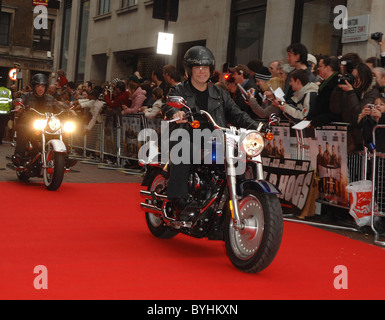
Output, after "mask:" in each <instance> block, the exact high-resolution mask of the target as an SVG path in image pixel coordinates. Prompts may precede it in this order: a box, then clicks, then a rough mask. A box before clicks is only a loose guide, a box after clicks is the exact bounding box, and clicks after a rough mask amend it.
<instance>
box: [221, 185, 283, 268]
mask: <svg viewBox="0 0 385 320" xmlns="http://www.w3.org/2000/svg"><path fill="white" fill-rule="evenodd" d="M239 214H240V219H241V224H242V227H241V228H238V229H236V228H234V226H233V219H232V217H231V214H230V213H229V214H227V216H226V221H225V234H224V236H225V245H226V251H227V254H228V256H229V258H230V260H231V262H232V263H233V265H234V266H235V267H237V268H238V269H239V270H241V271H244V272H248V273H256V272H260V271H262V270H264V269H266V268H267V267H268V266H269V265H270V264H271V262H272V261H273V260H274V258H275V256H276V254H277V252H278V249H279V247H280V245H281V240H282V233H283V215H282V209H281V204H280V202H279V200H278V198H277V196H276V195H273V194H266V193H261V192H257V191H255V190H246V191H245V194H244V197H243V198H242V199H241V200H240V201H239Z"/></svg>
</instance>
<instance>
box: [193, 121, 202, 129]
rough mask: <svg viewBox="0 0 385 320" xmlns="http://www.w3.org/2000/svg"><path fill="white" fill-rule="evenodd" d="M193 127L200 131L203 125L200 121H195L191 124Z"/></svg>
mask: <svg viewBox="0 0 385 320" xmlns="http://www.w3.org/2000/svg"><path fill="white" fill-rule="evenodd" d="M191 127H192V128H193V129H199V128H200V127H201V123H200V122H199V121H198V120H195V121H193V122H192V123H191Z"/></svg>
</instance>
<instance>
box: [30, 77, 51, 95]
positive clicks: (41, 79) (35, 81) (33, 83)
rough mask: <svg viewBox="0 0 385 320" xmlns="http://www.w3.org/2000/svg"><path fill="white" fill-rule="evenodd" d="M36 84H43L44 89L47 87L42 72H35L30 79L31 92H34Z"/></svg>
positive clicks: (45, 78)
mask: <svg viewBox="0 0 385 320" xmlns="http://www.w3.org/2000/svg"><path fill="white" fill-rule="evenodd" d="M38 84H43V85H45V91H47V89H48V78H47V77H46V76H45V75H44V74H42V73H37V74H35V75H34V76H33V77H32V79H31V86H32V90H33V92H35V86H36V85H38Z"/></svg>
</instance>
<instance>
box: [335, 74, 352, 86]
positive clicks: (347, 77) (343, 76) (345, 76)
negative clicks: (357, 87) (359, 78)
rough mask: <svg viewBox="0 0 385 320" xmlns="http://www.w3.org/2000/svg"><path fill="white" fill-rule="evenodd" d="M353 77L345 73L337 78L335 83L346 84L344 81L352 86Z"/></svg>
mask: <svg viewBox="0 0 385 320" xmlns="http://www.w3.org/2000/svg"><path fill="white" fill-rule="evenodd" d="M354 80H355V79H354V76H353V75H352V74H351V73H347V74H344V75H342V76H341V77H339V78H338V80H337V83H338V84H346V83H345V81H347V82H348V83H350V84H351V85H353V84H354Z"/></svg>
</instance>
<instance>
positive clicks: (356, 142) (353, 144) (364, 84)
mask: <svg viewBox="0 0 385 320" xmlns="http://www.w3.org/2000/svg"><path fill="white" fill-rule="evenodd" d="M352 75H353V76H354V83H349V81H348V80H345V82H344V83H340V84H339V85H338V88H337V89H336V90H335V91H334V92H333V94H332V97H331V101H330V110H331V111H332V112H333V113H334V114H337V115H339V120H340V121H342V122H345V123H349V124H350V127H349V130H348V152H354V151H360V150H362V148H363V143H362V142H363V137H362V132H361V130H360V128H359V127H358V116H359V114H360V113H361V111H362V109H363V108H364V106H365V105H367V104H372V103H373V102H374V100H375V99H376V98H378V97H379V96H380V92H379V90H378V87H377V86H376V85H375V84H376V83H375V81H374V79H373V76H372V72H371V70H370V68H369V67H368V66H367V65H366V64H365V63H362V62H361V63H358V64H357V65H356V66H355V68H354V70H353V72H352Z"/></svg>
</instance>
